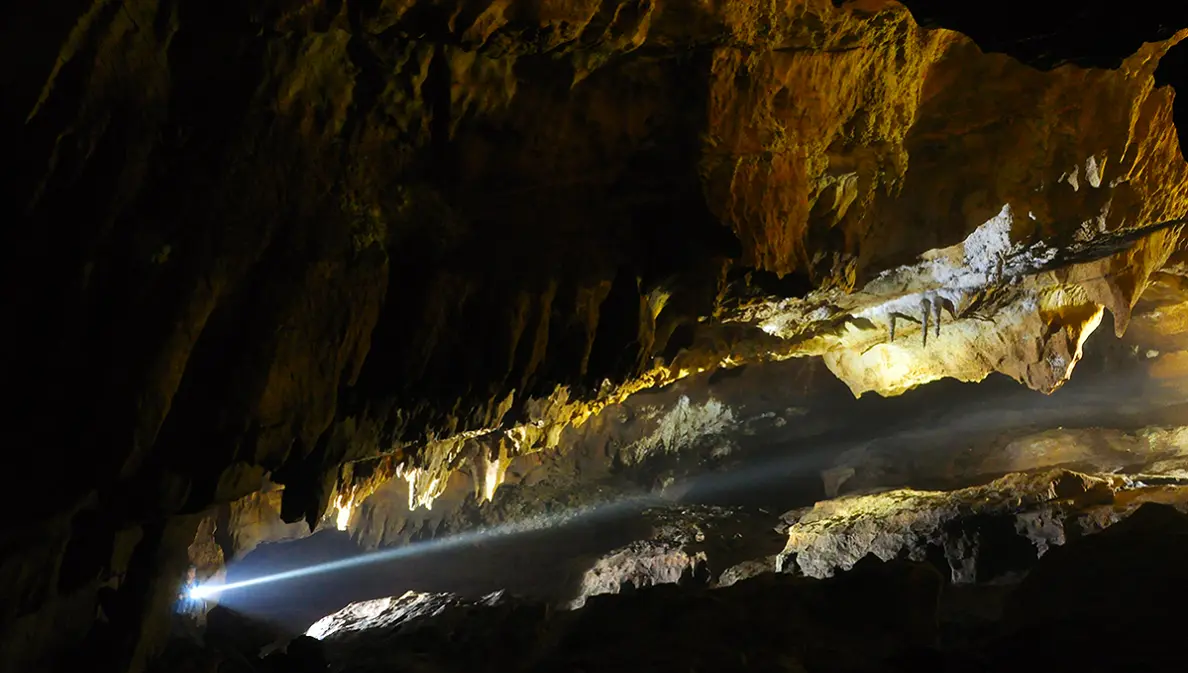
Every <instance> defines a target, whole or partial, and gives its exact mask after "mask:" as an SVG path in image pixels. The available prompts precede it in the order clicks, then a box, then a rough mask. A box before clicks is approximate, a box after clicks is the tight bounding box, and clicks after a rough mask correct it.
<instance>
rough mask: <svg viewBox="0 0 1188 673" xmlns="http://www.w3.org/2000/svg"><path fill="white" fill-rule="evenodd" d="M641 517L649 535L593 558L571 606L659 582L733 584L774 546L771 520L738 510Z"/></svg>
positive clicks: (682, 510)
mask: <svg viewBox="0 0 1188 673" xmlns="http://www.w3.org/2000/svg"><path fill="white" fill-rule="evenodd" d="M644 517H645V520H646V521H647V522H648V524H649V525H650V527H651V531H650V533H649V534H646V535H644V536H642V539H638V540H636V541H634V542H632V543H630V544H629V545H627V546H626V547H623V548H620V549H615V550H613V551H611V552H609V553H607V554H606V555H604V556H602V557H601V558H599V559H597V560H596V561H595V562H594V563H593V565H592V566H590V567H589V568H588V569H587V570H586V571H585V572H584V573H583V575H582V578H581V582H580V585H579V587H578V589H577V595H576V596H575V597H574V598H573V600H572V601H571V602H570V607H572V608H580V607H582V606H583V605H585V603H586V601H587V599H589V598H590V597H591V596H597V595H602V594H617V593H622V592H626V591H634V590H637V589H642V588H644V587H649V586H654V585H658V584H692V585H702V586H705V585H717V584H721V585H729V584H733V583H735V582H737V581H738V580H739V579H741V578H743V577H747V576H751V575H754V574H758V572H762V571H758V572H756V570H757V569H756V567H755V565H756V564H758V565H764V564H765V562H764V558H765V557H766V556H768V555H770V554H771V553H772V552H774V551H775V550H776V549H778V546H779V537H778V535H777V534H775V533H774V531H773V521H772V520H770V519H769V518H768V517H764V516H762V515H757V514H756V513H753V512H746V511H743V510H740V509H729V508H716V507H694V506H682V507H672V508H667V509H652V510H649V511H647V512H645V513H644ZM743 564H748V565H743ZM769 569H770V567H769Z"/></svg>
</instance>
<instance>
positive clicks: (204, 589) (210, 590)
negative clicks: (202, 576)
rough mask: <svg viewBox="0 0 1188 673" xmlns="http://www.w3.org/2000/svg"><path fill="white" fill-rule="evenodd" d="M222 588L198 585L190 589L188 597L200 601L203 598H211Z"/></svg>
mask: <svg viewBox="0 0 1188 673" xmlns="http://www.w3.org/2000/svg"><path fill="white" fill-rule="evenodd" d="M222 588H223V587H220V586H215V585H209V584H199V585H196V586H193V587H190V591H189V596H190V598H193V599H195V600H202V599H204V598H210V597H211V596H213V595H215V594H217V593H218V592H219V591H221V590H222Z"/></svg>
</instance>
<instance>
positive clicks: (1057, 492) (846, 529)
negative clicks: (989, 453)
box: [777, 470, 1188, 584]
mask: <svg viewBox="0 0 1188 673" xmlns="http://www.w3.org/2000/svg"><path fill="white" fill-rule="evenodd" d="M1145 502H1157V503H1169V502H1170V503H1175V504H1177V505H1179V506H1181V507H1184V508H1186V509H1188V489H1185V488H1184V487H1182V486H1181V487H1153V488H1148V487H1144V486H1142V485H1141V484H1138V485H1137V487H1136V485H1134V484H1130V483H1128V482H1126V481H1125V480H1123V479H1119V478H1113V479H1110V478H1101V477H1093V476H1088V475H1084V474H1079V473H1076V472H1070V471H1066V470H1054V471H1042V472H1033V473H1025V474H1011V475H1007V476H1005V477H1002V478H1000V479H997V480H995V481H993V482H991V483H989V484H986V485H984V486H975V487H970V488H966V489H961V490H957V491H951V492H943V491H913V490H907V489H904V490H895V491H885V492H882V493H875V494H871V495H852V496H843V497H841V498H838V499H836V500H827V501H824V502H820V503H817V504H816V505H815V506H814V507H812V508H811V509H807V510H802V511H798V512H792V513H789V514H786V515H785V519H786V520H787V523H788V528H787V535H788V540H787V543H786V545H785V547H784V550H783V551H782V552H781V553H780V555H779V558H778V560H777V568H778V569H779V570H781V571H783V572H791V573H803V574H805V575H808V576H811V577H829V576H831V575H833V574H834V573H835V572H837V571H839V570H846V569H848V568H850V567H851V566H852V565H853V564H854V563H856V562H857V561H858V560H859V559H861V558H863V557H865V556H866V555H868V554H874V555H875V556H877V557H879V558H881V559H883V560H891V559H896V558H908V559H911V560H914V561H932V562H934V563H936V564H938V565H941V566H943V567H946V568H947V569H948V570H949V571H950V573H951V578H952V581H953V582H954V583H955V584H968V583H975V582H977V583H989V582H993V581H995V580H1011V579H1018V578H1019V577H1020V576H1021V575H1022V574H1023V573H1025V572H1026V571H1027V570H1028V569H1029V568H1030V567H1031V566H1032V565H1033V564H1034V563H1035V561H1036V559H1038V558H1039V557H1041V556H1043V555H1044V554H1045V553H1047V552H1048V550H1050V549H1051V548H1053V547H1056V546H1059V545H1063V544H1065V543H1066V542H1067V541H1069V540H1071V539H1075V538H1077V537H1080V536H1083V535H1088V534H1092V533H1096V532H1098V531H1100V530H1103V529H1105V528H1106V527H1108V526H1110V525H1112V524H1115V523H1116V522H1118V521H1119V520H1121V519H1124V518H1125V517H1126V516H1128V515H1130V514H1131V513H1132V512H1133V511H1134V510H1135V509H1137V508H1138V507H1139V506H1141V505H1142V504H1143V503H1145Z"/></svg>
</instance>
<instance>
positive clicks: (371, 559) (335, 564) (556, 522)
mask: <svg viewBox="0 0 1188 673" xmlns="http://www.w3.org/2000/svg"><path fill="white" fill-rule="evenodd" d="M660 502H662V501H661V500H660V499H659V498H658V497H656V496H652V495H647V496H635V497H630V498H624V499H622V500H618V501H615V502H609V503H603V504H600V505H594V506H590V507H584V508H577V509H572V510H566V511H563V512H556V513H551V514H542V515H538V516H535V517H530V518H528V519H525V520H523V521H517V522H512V523H507V524H502V525H499V526H493V527H491V528H483V529H479V530H475V531H470V532H468V533H462V534H460V535H454V536H451V537H446V538H442V539H439V540H430V541H428V542H417V543H413V544H408V545H403V546H400V547H394V548H392V549H385V550H382V551H376V552H372V553H370V554H364V555H362V556H355V557H351V558H347V559H342V560H339V561H331V562H329V563H319V564H317V565H313V566H309V567H306V568H297V569H294V570H287V571H285V572H279V573H275V574H272V575H265V576H263V577H255V578H252V579H247V580H241V581H239V582H230V583H227V584H219V585H209V584H208V585H198V586H196V587H194V588H192V589H190V596H191V597H192V598H207V597H210V596H213V595H215V594H222V593H225V592H228V591H235V590H239V589H245V588H248V587H253V586H258V585H261V584H269V583H272V582H283V581H285V580H294V579H297V578H300V577H309V576H311V575H320V574H323V573H328V572H334V571H337V570H348V569H351V568H357V567H359V566H365V565H371V564H373V563H384V562H386V561H394V560H397V559H402V558H408V557H412V556H417V555H419V554H426V553H431V552H437V551H444V550H447V549H455V548H458V547H464V546H466V545H470V544H474V543H476V542H481V541H484V540H489V539H492V538H499V537H508V536H511V535H517V534H521V533H529V532H534V531H539V530H544V529H547V528H555V527H557V526H562V525H565V524H568V523H572V522H574V521H577V520H589V519H592V518H599V517H604V516H608V515H615V514H621V513H624V512H627V511H631V510H639V509H643V508H645V507H648V506H651V505H656V504H659V503H660Z"/></svg>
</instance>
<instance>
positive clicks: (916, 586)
mask: <svg viewBox="0 0 1188 673" xmlns="http://www.w3.org/2000/svg"><path fill="white" fill-rule="evenodd" d="M939 589H940V578H939V577H938V576H937V574H936V573H935V571H933V570H932V569H930V568H928V567H922V566H917V565H914V564H902V563H892V564H884V563H879V562H874V563H868V564H862V565H861V567H859V568H857V569H856V570H855V571H854V572H852V573H848V574H846V576H844V577H839V578H834V579H831V580H827V581H815V580H806V579H803V578H789V577H786V576H783V577H781V576H775V575H768V576H765V577H762V578H756V579H753V580H748V581H743V582H739V583H738V584H735V585H733V586H730V587H726V588H721V589H705V588H703V587H678V586H673V585H664V586H656V587H650V588H646V589H641V590H640V591H638V592H635V593H632V594H630V595H627V594H620V595H603V596H597V597H594V598H592V599H591V600H590V602H589V604H588V605H587V606H586V607H584V608H583V609H581V610H574V611H563V612H550V611H549V610H548V609H547V608H545V606H543V605H540V604H536V605H532V604H523V603H517V602H515V601H507V600H504V601H496V602H494V603H490V602H484V601H466V600H460V599H458V598H457V597H451V596H442V595H436V596H424V595H421V596H404V597H402V598H400V599H396V598H392V599H384V600H383V601H378V602H376V601H373V602H369V603H368V604H362V605H357V606H351V607H348V608H347V609H345V610H343V611H341V612H340V613H338V615H336V616H332V617H328V618H327V619H326V620H324V621H323V622H322V624H324V625H327V626H329V625H330V624H334V627H333V628H334V630H333V631H332V632H328V633H327V635H326V636H325V638H324V639H323V641H322V642H323V645H324V647H325V650H326V654H327V656H328V658H329V660H330V662H331V670H333V671H346V670H350V671H353V672H355V673H372V672H375V673H378V672H379V671H389V670H405V669H412V670H468V671H509V670H513V671H514V670H522V671H556V670H584V671H590V672H594V671H607V672H608V673H609V672H610V671H644V670H647V671H674V672H676V671H688V670H691V669H692V668H697V669H702V668H704V669H707V670H738V671H773V670H780V671H832V670H879V668H880V666H881V665H883V664H884V662H885V661H887V660H889V659H891V658H893V657H896V656H901V655H903V654H904V653H905V652H908V651H911V650H913V649H914V648H921V647H927V646H929V645H930V644H932V643H933V642H934V640H935V637H936V598H937V594H938V592H939ZM311 633H312V631H311Z"/></svg>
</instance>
